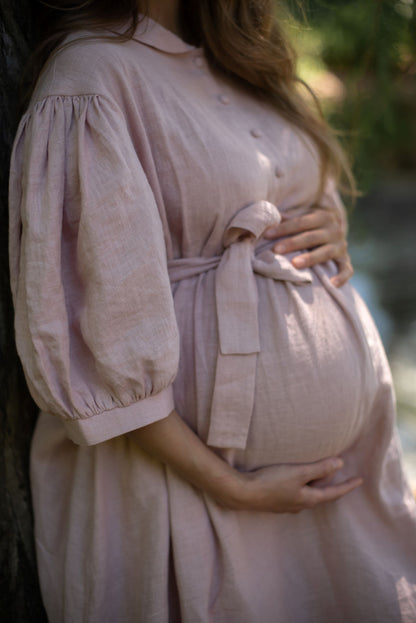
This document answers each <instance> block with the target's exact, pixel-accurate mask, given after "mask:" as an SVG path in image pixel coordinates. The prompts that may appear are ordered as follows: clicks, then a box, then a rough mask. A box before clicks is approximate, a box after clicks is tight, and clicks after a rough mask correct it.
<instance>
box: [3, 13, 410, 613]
mask: <svg viewBox="0 0 416 623" xmlns="http://www.w3.org/2000/svg"><path fill="white" fill-rule="evenodd" d="M86 35H87V33H81V34H80V35H79V37H78V36H77V37H74V41H73V42H72V43H71V44H70V45H69V46H67V47H65V49H63V50H62V51H60V52H58V53H57V54H55V55H54V56H53V58H52V59H50V61H49V62H48V64H47V66H46V68H45V70H44V71H43V73H42V76H41V78H40V80H39V83H38V85H37V88H36V91H35V93H34V96H33V98H32V102H31V104H30V106H29V109H28V111H27V113H26V114H25V116H24V117H23V119H22V122H21V124H20V127H19V130H18V134H17V137H16V141H15V147H14V152H13V157H12V167H11V180H10V260H11V278H12V290H13V297H14V302H15V308H16V339H17V346H18V350H19V354H20V357H21V359H22V363H23V366H24V370H25V374H26V378H27V381H28V384H29V387H30V390H31V392H32V394H33V396H34V398H35V400H36V401H37V403H38V405H39V407H40V409H41V413H40V416H39V420H38V423H37V426H36V430H35V434H34V438H33V442H32V453H31V479H32V492H33V502H34V510H35V533H36V534H35V536H36V547H37V557H38V567H39V574H40V580H41V588H42V594H43V598H44V602H45V606H46V609H47V612H48V617H49V620H50V621H51V623H60V622H65V623H69V622H75V621H76V622H77V623H120V622H123V623H133V622H137V623H139V622H140V623H148V622H150V621H154V622H155V623H169V622H172V621H174V622H176V621H182V622H183V623H198V622H199V623H208V622H210V623H235V622H237V621H238V623H258V622H261V623H326V622H328V621H331V623H362V622H365V623H399V622H401V623H414V621H416V509H415V503H414V500H413V498H412V495H411V493H410V491H409V488H408V486H407V483H406V481H405V478H404V476H403V472H402V467H401V458H400V447H399V444H398V441H397V435H396V433H395V429H394V421H395V407H394V394H393V390H392V383H391V376H390V372H389V368H388V364H387V361H386V358H385V354H384V351H383V348H382V345H381V342H380V339H379V336H378V334H377V331H376V329H375V327H374V324H373V321H372V319H371V317H370V315H369V313H368V311H367V309H366V307H365V305H364V303H363V302H362V300H361V299H360V297H359V296H358V294H357V293H356V292H355V291H354V289H353V287H351V285H350V284H347V285H345V286H343V287H342V288H341V289H339V290H338V289H336V288H334V287H333V286H332V284H331V282H330V276H331V275H332V274H334V272H335V267H334V266H333V264H332V263H328V264H325V265H323V266H319V267H317V268H314V269H305V270H296V269H295V268H294V267H293V266H292V265H291V263H290V257H287V256H281V255H277V254H274V253H273V252H272V250H271V244H270V243H269V242H266V241H265V240H264V239H262V234H263V232H264V230H265V228H266V227H267V226H268V225H270V224H276V223H278V222H279V220H280V218H281V215H282V214H283V213H285V214H286V215H287V216H289V217H290V216H291V215H295V214H299V213H302V212H303V211H305V210H308V209H309V208H310V207H311V205H313V204H314V202H315V200H316V198H317V197H316V196H317V192H318V187H319V165H318V161H317V157H316V152H315V150H314V148H313V146H312V144H311V143H310V141H309V140H307V139H306V138H305V137H303V136H302V135H301V134H300V133H299V132H298V131H297V130H295V129H294V128H292V127H291V126H290V125H289V124H288V123H287V122H285V121H284V120H283V119H281V118H280V116H279V115H278V114H277V113H276V112H275V111H274V110H273V109H272V108H271V107H270V106H269V105H268V104H265V103H264V102H262V101H260V100H258V99H256V98H255V97H254V96H252V95H248V94H247V93H246V92H245V91H244V90H243V89H242V88H240V87H238V86H236V85H235V84H233V83H232V82H231V81H228V79H226V78H224V77H222V76H219V75H216V74H215V73H213V72H212V71H211V70H210V69H209V67H208V64H207V62H206V60H205V58H204V54H203V51H202V50H201V49H198V48H194V47H192V46H190V45H188V44H186V43H184V42H183V41H181V40H180V39H179V38H178V37H176V36H175V35H173V34H172V33H170V32H168V31H166V30H164V29H163V28H162V27H161V26H159V25H158V24H156V23H154V22H151V21H149V22H148V23H147V24H146V27H145V25H144V24H140V25H139V28H138V31H137V33H136V36H135V39H134V40H132V41H129V42H126V43H112V42H110V41H103V40H97V39H95V40H91V39H88V38H86ZM320 203H322V204H323V205H329V204H335V205H337V204H338V203H339V197H338V196H337V194H336V191H335V190H334V189H333V188H332V187H331V186H330V185H328V187H327V189H326V191H325V194H324V195H323V196H322V197H321V198H320ZM174 406H175V408H176V410H177V411H178V413H179V414H180V415H181V417H183V419H184V420H185V421H186V422H187V423H188V424H189V426H190V427H191V428H192V429H193V430H194V431H195V432H196V433H197V434H198V435H199V436H200V438H201V439H203V440H204V441H206V442H207V443H209V444H210V445H212V446H214V447H215V448H216V451H217V452H218V453H219V454H221V456H223V458H224V459H225V460H226V461H228V462H229V463H230V464H232V465H233V466H235V467H236V468H237V469H241V470H252V469H256V468H258V467H261V466H264V465H271V464H276V463H286V462H290V463H303V462H309V461H315V460H318V459H321V458H323V457H326V456H331V455H335V454H337V455H341V456H342V457H343V459H344V467H343V468H342V470H341V472H340V473H338V474H337V476H336V478H335V480H336V481H337V480H340V479H344V478H346V477H349V476H353V475H356V474H359V475H362V476H363V477H364V484H363V486H362V487H360V488H359V489H358V490H356V491H354V492H353V493H351V494H349V495H348V496H346V497H344V498H342V499H340V500H339V501H337V502H335V503H332V504H328V505H325V506H322V507H319V508H316V509H313V510H305V511H303V512H302V513H300V514H298V515H288V514H281V515H277V514H272V513H251V512H235V511H230V510H226V509H224V508H220V507H219V506H217V505H216V503H214V502H213V501H212V500H211V499H210V498H209V497H208V496H206V495H204V494H203V493H201V492H200V491H198V490H196V489H195V488H194V487H193V486H191V485H189V484H188V483H187V482H185V481H183V480H182V479H181V478H179V477H178V476H177V475H176V474H175V473H174V472H173V471H172V470H170V469H169V468H168V467H165V466H164V465H162V464H160V463H159V462H158V461H156V460H154V459H152V458H150V457H148V456H147V455H146V454H145V453H144V452H142V451H141V450H140V449H139V448H138V447H137V446H135V445H134V443H133V442H132V441H131V440H130V439H129V438H128V436H126V435H124V433H126V432H128V431H130V430H133V429H135V428H138V427H141V426H144V425H146V424H149V423H151V422H154V421H156V420H158V419H161V418H164V417H166V416H167V415H168V414H169V413H170V411H171V410H172V409H173V407H174Z"/></svg>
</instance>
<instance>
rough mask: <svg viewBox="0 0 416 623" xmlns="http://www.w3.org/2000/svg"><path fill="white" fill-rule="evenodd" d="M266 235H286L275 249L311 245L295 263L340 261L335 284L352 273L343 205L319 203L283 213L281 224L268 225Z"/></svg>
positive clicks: (310, 264)
mask: <svg viewBox="0 0 416 623" xmlns="http://www.w3.org/2000/svg"><path fill="white" fill-rule="evenodd" d="M264 236H265V238H269V239H273V238H278V239H279V238H285V239H284V240H279V241H278V242H277V243H276V245H275V246H274V247H273V248H274V251H275V252H276V253H280V254H285V253H290V252H292V251H301V250H302V249H310V251H308V252H307V253H302V254H301V255H297V256H296V257H295V258H293V260H292V263H293V265H294V266H295V267H296V268H306V267H308V266H315V265H316V264H323V263H324V262H327V261H328V260H334V261H335V262H336V264H337V265H338V274H337V275H336V276H335V277H332V279H331V281H332V283H333V284H334V285H335V286H336V287H340V286H342V285H344V283H346V282H347V281H348V279H350V277H352V275H353V272H354V270H353V268H352V265H351V260H350V256H349V255H348V251H347V249H348V244H347V239H346V236H347V218H346V215H345V212H344V211H343V210H341V209H338V208H333V209H330V208H322V207H319V206H316V207H314V208H313V209H312V210H311V211H310V212H307V213H306V214H303V215H301V216H294V217H288V216H285V215H283V218H282V222H281V223H280V225H278V226H277V227H269V229H268V230H266V233H265V235H264ZM286 236H287V237H286Z"/></svg>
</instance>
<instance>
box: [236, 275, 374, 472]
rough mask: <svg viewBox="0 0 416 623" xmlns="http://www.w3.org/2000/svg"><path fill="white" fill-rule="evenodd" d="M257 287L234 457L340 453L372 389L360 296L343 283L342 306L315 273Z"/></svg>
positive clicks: (251, 461) (257, 461) (260, 460)
mask: <svg viewBox="0 0 416 623" xmlns="http://www.w3.org/2000/svg"><path fill="white" fill-rule="evenodd" d="M258 287H259V294H260V301H261V303H260V328H261V342H262V350H261V352H260V353H259V355H258V360H257V374H256V390H255V391H256V393H255V406H254V413H253V416H252V420H251V427H250V432H249V438H248V443H247V448H246V450H245V451H243V452H241V453H239V454H240V456H239V461H240V462H243V463H244V464H245V465H246V466H247V467H250V468H254V467H256V466H259V465H264V464H267V463H269V462H278V463H284V462H295V463H296V462H305V461H306V462H309V461H316V460H319V459H321V458H324V457H327V456H331V455H336V454H340V453H342V452H343V451H344V450H346V449H347V448H348V447H349V446H350V445H351V444H352V443H354V441H355V440H356V439H357V438H358V437H359V435H360V432H361V430H362V429H363V426H364V425H365V424H366V415H367V414H368V412H369V409H370V406H371V404H372V401H373V397H374V392H375V388H376V379H375V375H374V369H373V365H372V361H371V354H370V352H369V347H368V345H367V340H366V338H365V331H364V328H363V327H361V329H360V325H361V318H360V312H359V307H360V305H361V304H362V302H361V301H360V300H359V299H358V297H357V296H356V295H355V293H354V292H353V290H352V289H350V288H349V286H348V287H347V288H346V289H345V291H346V298H345V302H346V305H345V307H344V306H341V305H340V304H339V303H338V302H337V301H336V300H335V299H334V297H333V295H332V293H331V292H330V291H328V290H327V289H325V288H324V287H323V286H322V284H321V283H320V281H319V280H318V279H317V278H316V276H315V277H314V282H313V284H312V286H306V287H301V288H299V287H296V286H292V285H291V284H283V283H279V284H276V283H271V282H270V281H268V280H261V281H260V282H259V283H258ZM343 296H344V295H341V298H342V297H343ZM357 327H358V330H357Z"/></svg>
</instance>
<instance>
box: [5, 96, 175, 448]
mask: <svg viewBox="0 0 416 623" xmlns="http://www.w3.org/2000/svg"><path fill="white" fill-rule="evenodd" d="M9 242H10V272H11V285H12V293H13V300H14V305H15V331H16V342H17V349H18V353H19V356H20V358H21V361H22V364H23V368H24V372H25V376H26V379H27V382H28V385H29V389H30V391H31V393H32V395H33V398H34V399H35V401H36V402H37V404H38V406H39V407H40V408H41V409H42V410H43V411H46V412H48V413H53V414H56V415H57V416H60V417H61V418H63V420H64V422H65V426H66V430H67V433H68V435H69V436H70V438H71V439H72V440H73V441H75V442H76V443H80V444H95V443H98V442H101V441H105V440H106V439H110V438H112V437H115V436H117V435H120V434H123V433H126V432H128V431H130V430H133V429H135V428H139V427H140V426H144V425H146V424H149V423H151V422H153V421H156V420H158V419H162V418H164V417H166V416H167V415H169V413H170V412H171V411H172V409H173V408H174V407H173V392H172V382H173V379H174V376H175V373H176V370H177V365H178V357H179V340H178V331H177V325H176V320H175V314H174V308H173V300H172V294H171V288H170V283H169V278H168V274H167V267H166V254H165V244H164V238H163V231H162V224H161V220H160V216H159V213H158V209H157V206H156V202H155V198H154V195H153V193H152V190H151V187H150V185H149V183H148V180H147V177H146V175H145V173H144V171H143V168H142V166H141V164H140V161H139V159H138V157H137V154H136V151H135V149H134V146H133V144H132V141H131V139H130V136H129V134H128V131H127V126H126V122H125V120H124V117H123V115H122V114H121V111H120V110H119V109H118V108H117V106H116V105H115V104H114V103H113V102H111V101H110V100H108V99H106V98H104V97H101V96H97V95H91V96H90V95H88V96H87V95H86V96H62V97H61V96H49V97H47V98H45V99H44V100H42V101H40V102H38V103H37V104H36V105H35V106H34V107H33V108H32V110H31V111H30V112H29V113H27V114H26V115H25V117H24V118H23V119H22V122H21V124H20V126H19V130H18V134H17V137H16V140H15V145H14V150H13V155H12V166H11V178H10V238H9Z"/></svg>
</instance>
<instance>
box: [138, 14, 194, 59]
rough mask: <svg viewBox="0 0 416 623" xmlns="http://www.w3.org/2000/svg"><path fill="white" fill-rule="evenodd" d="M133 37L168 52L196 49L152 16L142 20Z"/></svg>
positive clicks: (176, 52)
mask: <svg viewBox="0 0 416 623" xmlns="http://www.w3.org/2000/svg"><path fill="white" fill-rule="evenodd" d="M133 39H134V40H135V41H139V42H140V43H144V44H145V45H148V46H150V47H151V48H156V50H161V51H162V52H167V53H168V54H184V53H185V52H190V51H191V50H195V49H196V48H195V46H194V45H190V44H189V43H185V41H183V40H182V39H181V38H180V37H178V36H177V35H175V34H174V33H173V32H171V31H170V30H167V28H164V27H163V26H162V25H161V24H159V23H158V22H155V21H154V20H153V19H151V18H150V17H145V18H143V19H141V20H140V22H139V24H138V26H137V30H136V32H135V34H134V37H133Z"/></svg>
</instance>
